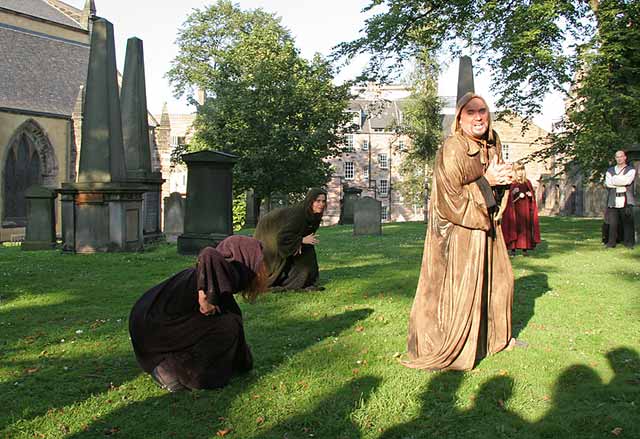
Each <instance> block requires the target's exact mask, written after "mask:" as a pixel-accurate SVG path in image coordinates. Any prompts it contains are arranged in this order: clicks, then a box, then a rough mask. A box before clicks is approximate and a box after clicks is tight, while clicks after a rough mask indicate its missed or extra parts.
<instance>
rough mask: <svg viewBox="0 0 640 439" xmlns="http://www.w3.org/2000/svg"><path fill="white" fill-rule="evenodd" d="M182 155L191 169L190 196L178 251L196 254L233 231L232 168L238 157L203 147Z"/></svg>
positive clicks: (188, 195)
mask: <svg viewBox="0 0 640 439" xmlns="http://www.w3.org/2000/svg"><path fill="white" fill-rule="evenodd" d="M182 159H183V161H184V162H185V163H186V165H187V169H188V171H187V172H188V174H187V200H186V208H185V217H184V233H183V234H182V235H180V236H179V237H178V252H179V253H180V254H196V253H198V252H199V251H200V250H201V249H202V248H203V247H205V246H207V245H212V246H215V245H217V243H218V242H220V241H222V240H223V239H224V238H226V237H227V236H229V235H232V234H233V182H232V169H233V166H234V165H235V163H236V161H237V159H238V158H237V157H236V156H234V155H232V154H228V153H224V152H219V151H200V152H194V153H191V154H185V155H183V156H182Z"/></svg>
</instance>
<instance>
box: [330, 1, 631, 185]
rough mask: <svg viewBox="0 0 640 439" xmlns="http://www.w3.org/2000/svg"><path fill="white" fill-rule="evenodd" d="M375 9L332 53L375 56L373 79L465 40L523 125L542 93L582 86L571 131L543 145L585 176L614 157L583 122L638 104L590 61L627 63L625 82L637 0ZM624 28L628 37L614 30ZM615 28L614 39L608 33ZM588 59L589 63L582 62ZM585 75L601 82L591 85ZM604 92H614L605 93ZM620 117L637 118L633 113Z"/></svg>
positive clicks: (386, 5) (399, 4)
mask: <svg viewBox="0 0 640 439" xmlns="http://www.w3.org/2000/svg"><path fill="white" fill-rule="evenodd" d="M377 9H382V12H378V13H377V14H375V15H373V16H372V17H371V18H369V19H368V20H367V21H366V24H365V27H364V29H363V32H364V34H363V36H362V37H360V38H358V39H356V40H355V41H351V42H345V43H342V44H340V45H339V46H337V48H336V52H335V56H336V57H345V58H346V59H350V58H351V57H353V56H355V55H357V54H359V53H370V54H373V56H372V58H371V59H372V61H371V62H370V64H369V66H368V69H367V71H366V72H365V74H366V75H367V76H369V77H377V78H382V79H384V78H386V77H389V75H391V74H393V72H398V71H399V70H400V67H401V65H402V62H403V61H404V60H406V59H407V58H408V57H412V56H415V55H417V54H419V53H420V52H422V51H423V50H428V51H429V52H431V53H432V54H436V53H439V54H444V53H447V54H450V55H451V56H458V55H459V54H460V53H461V51H462V50H463V49H464V48H465V47H469V48H471V49H472V51H473V54H474V57H476V59H478V60H484V61H485V62H486V63H487V64H488V65H489V66H490V67H491V69H492V74H493V85H492V89H493V91H494V92H495V93H496V95H497V96H498V100H497V105H498V106H500V107H502V108H506V109H508V110H510V111H512V112H515V113H517V114H519V115H521V116H523V117H524V119H525V122H528V121H530V120H531V118H532V117H533V116H534V115H535V114H537V113H539V112H540V109H541V105H542V99H543V98H544V96H545V95H546V94H547V93H549V92H552V91H560V92H563V93H565V94H567V96H568V95H569V92H570V91H571V90H573V91H574V92H575V91H576V90H578V89H579V88H580V87H581V86H582V85H584V86H585V88H584V89H583V91H582V93H583V94H584V96H582V97H583V98H586V97H587V96H589V98H588V99H582V100H581V101H580V105H579V106H574V107H573V110H574V112H575V113H576V114H574V116H573V118H572V120H573V121H575V123H570V124H567V130H570V131H571V132H572V133H571V134H570V135H568V136H566V139H567V141H566V142H562V143H559V144H558V147H557V148H555V149H553V148H552V149H549V150H547V152H548V154H549V155H551V154H557V153H559V152H562V153H563V154H564V155H565V156H566V157H574V158H576V159H577V160H578V161H579V162H580V163H581V164H582V165H583V166H585V167H587V168H586V169H585V171H587V172H588V173H589V172H595V171H596V169H595V168H592V167H593V166H596V165H597V166H600V164H601V163H602V162H603V161H606V160H607V159H609V158H610V157H609V153H610V147H609V146H607V145H605V144H603V143H602V142H603V141H604V140H606V139H602V138H599V136H593V135H592V134H593V133H592V132H591V131H590V130H589V128H588V127H589V126H597V125H598V123H599V120H598V118H602V117H604V116H606V115H614V114H616V111H615V107H616V106H617V105H619V104H620V103H622V102H624V103H625V105H626V107H627V109H629V104H632V105H635V108H638V92H637V87H636V86H635V85H632V84H629V83H627V84H626V85H625V86H624V87H622V88H624V91H623V90H621V83H620V82H617V81H618V80H620V81H622V78H621V77H620V75H618V74H613V73H612V72H609V73H612V76H610V79H613V81H611V80H604V79H602V78H601V75H602V73H603V72H602V70H601V69H598V68H595V67H594V66H597V65H601V66H604V65H607V66H608V67H606V68H605V67H602V69H605V70H612V69H613V70H617V69H619V68H621V66H622V65H625V66H626V67H625V69H623V70H625V71H626V73H625V74H623V75H622V76H624V77H625V78H626V79H625V80H626V81H629V78H628V75H629V74H630V73H632V72H636V73H637V69H638V67H639V65H638V56H637V53H638V51H637V39H638V32H639V30H638V2H637V1H635V0H602V1H598V0H590V1H583V0H479V1H472V0H455V1H447V2H441V1H435V0H372V1H371V4H370V5H369V6H368V7H367V8H366V9H365V10H367V11H371V10H377ZM621 16H622V17H623V18H621ZM623 23H624V25H623ZM624 26H626V34H624V33H623V32H620V31H621V30H622V27H624ZM613 29H617V30H615V31H614V30H613ZM613 34H615V35H617V36H616V37H607V36H606V35H613ZM624 44H629V45H630V46H629V47H630V48H629V50H623V49H622V46H623V45H624ZM606 46H609V47H610V49H607V48H606ZM607 53H608V54H607ZM605 54H606V55H605ZM602 56H604V58H606V60H608V61H607V62H595V60H596V59H600V60H601V61H604V60H603V58H602ZM588 59H591V61H590V62H586V61H587V60H588ZM576 72H579V74H578V75H577V74H576ZM607 75H608V74H607ZM589 77H591V80H592V81H594V82H598V83H600V86H598V87H589V86H588V85H589V80H588V79H587V78H589ZM637 77H638V75H637V74H636V75H635V78H637ZM577 78H580V83H579V82H578V80H577ZM600 93H604V94H605V95H608V96H613V95H617V96H619V99H610V100H609V99H606V100H601V99H599V98H600ZM623 96H624V99H623ZM601 106H607V109H606V111H604V113H603V112H602V111H600V110H599V109H598V108H597V107H601ZM590 109H594V111H590ZM630 112H635V110H630ZM577 113H582V115H581V116H580V117H578V116H577ZM627 116H629V115H627ZM583 119H584V120H583ZM587 119H588V120H589V121H590V122H587ZM624 119H625V120H629V119H630V120H637V119H635V116H631V117H626V116H625V118H624ZM625 126H628V124H627V125H625ZM635 126H638V125H637V124H636V125H635ZM624 130H625V128H623V126H622V125H618V126H612V133H615V135H614V136H612V138H610V139H608V141H613V140H614V139H615V140H624V141H625V142H637V141H638V137H637V133H636V134H632V133H627V134H625V133H623V131H624ZM577 139H580V141H579V142H578V143H576V141H577ZM626 145H627V146H628V145H629V143H626ZM621 146H622V145H620V146H619V147H621ZM584 154H587V156H586V157H585V156H584ZM589 156H591V158H589ZM598 171H600V172H601V171H602V170H601V169H598Z"/></svg>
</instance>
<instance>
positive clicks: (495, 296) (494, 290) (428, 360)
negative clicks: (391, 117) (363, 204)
mask: <svg viewBox="0 0 640 439" xmlns="http://www.w3.org/2000/svg"><path fill="white" fill-rule="evenodd" d="M511 179H512V175H511V169H510V166H509V165H505V164H504V163H503V162H502V157H501V145H500V140H499V139H498V136H497V134H496V133H495V131H493V130H492V128H491V118H490V114H489V108H488V106H487V104H486V101H485V100H484V99H483V98H482V97H480V96H478V95H475V94H471V93H467V94H466V95H465V96H463V97H462V98H461V99H460V101H459V102H458V108H457V111H456V118H455V121H454V126H453V134H452V135H451V136H450V137H449V138H447V140H446V141H445V143H444V145H443V146H442V148H440V150H439V151H438V153H437V155H436V160H435V166H434V175H433V183H432V190H431V198H430V206H429V223H428V228H427V234H426V240H425V245H424V254H423V258H422V267H421V271H420V280H419V282H418V288H417V291H416V296H415V299H414V302H413V307H412V309H411V316H410V319H409V335H408V355H409V359H408V360H407V361H405V362H404V363H403V364H404V365H405V366H407V367H411V368H418V369H429V370H442V369H451V370H469V369H472V368H473V367H474V366H475V364H476V363H477V362H478V361H479V360H480V359H482V358H484V357H485V356H487V355H490V354H494V353H496V352H499V351H501V350H503V349H504V348H506V347H507V346H509V345H510V344H511V343H512V341H511V340H512V339H511V305H512V302H513V272H512V270H511V262H510V261H509V256H508V253H507V249H506V246H505V243H504V239H503V237H502V230H501V229H500V227H496V224H495V219H494V215H495V214H496V211H497V208H498V205H499V204H500V202H499V201H498V202H496V199H495V196H496V187H497V186H499V185H507V184H509V183H510V182H511Z"/></svg>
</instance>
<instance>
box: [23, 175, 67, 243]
mask: <svg viewBox="0 0 640 439" xmlns="http://www.w3.org/2000/svg"><path fill="white" fill-rule="evenodd" d="M57 196H58V194H57V193H56V191H55V190H52V189H48V188H45V187H42V186H31V187H30V188H29V189H27V191H26V193H25V198H26V200H27V230H26V233H25V235H26V236H25V240H24V242H23V243H22V250H51V249H53V248H55V246H56V213H55V200H56V197H57Z"/></svg>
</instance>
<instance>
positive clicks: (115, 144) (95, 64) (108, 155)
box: [78, 18, 126, 183]
mask: <svg viewBox="0 0 640 439" xmlns="http://www.w3.org/2000/svg"><path fill="white" fill-rule="evenodd" d="M125 179H126V172H125V165H124V147H123V144H122V120H121V117H120V97H119V95H118V81H117V72H116V51H115V46H114V43H113V25H112V24H111V23H110V22H108V21H107V20H105V19H103V18H100V19H98V20H96V21H95V22H94V25H93V33H92V35H91V54H90V55H89V71H88V73H87V86H86V88H85V100H84V118H83V121H82V147H81V149H80V168H79V172H78V181H79V182H103V183H107V182H115V181H124V180H125Z"/></svg>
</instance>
